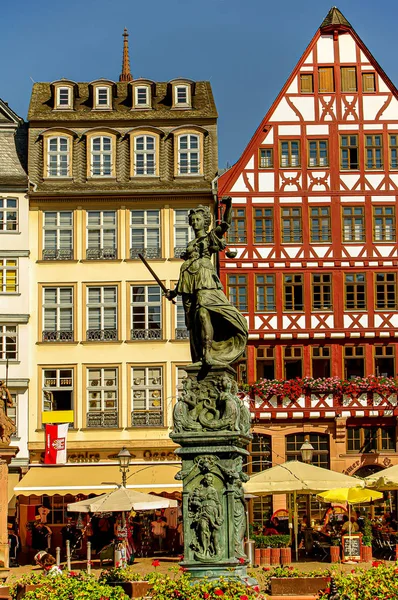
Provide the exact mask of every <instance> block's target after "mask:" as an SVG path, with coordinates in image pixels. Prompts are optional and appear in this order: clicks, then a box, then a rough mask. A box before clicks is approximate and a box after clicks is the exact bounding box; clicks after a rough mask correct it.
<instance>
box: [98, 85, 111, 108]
mask: <svg viewBox="0 0 398 600" xmlns="http://www.w3.org/2000/svg"><path fill="white" fill-rule="evenodd" d="M95 108H111V90H110V87H108V86H98V87H96V88H95Z"/></svg>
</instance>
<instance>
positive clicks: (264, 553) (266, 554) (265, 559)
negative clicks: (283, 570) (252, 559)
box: [260, 548, 271, 567]
mask: <svg viewBox="0 0 398 600" xmlns="http://www.w3.org/2000/svg"><path fill="white" fill-rule="evenodd" d="M260 552H261V562H260V564H261V566H262V567H264V566H265V565H269V564H270V562H271V548H261V550H260Z"/></svg>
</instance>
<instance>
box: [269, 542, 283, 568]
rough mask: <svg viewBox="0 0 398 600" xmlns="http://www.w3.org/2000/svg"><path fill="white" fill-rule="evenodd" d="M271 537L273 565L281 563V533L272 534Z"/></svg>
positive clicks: (271, 561) (271, 562)
mask: <svg viewBox="0 0 398 600" xmlns="http://www.w3.org/2000/svg"><path fill="white" fill-rule="evenodd" d="M268 537H269V545H270V546H271V560H270V564H271V565H280V564H281V547H280V545H279V539H278V538H279V537H280V536H279V535H270V536H268Z"/></svg>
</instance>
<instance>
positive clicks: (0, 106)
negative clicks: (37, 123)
mask: <svg viewBox="0 0 398 600" xmlns="http://www.w3.org/2000/svg"><path fill="white" fill-rule="evenodd" d="M0 123H10V125H20V124H22V123H23V119H21V117H18V115H17V113H15V112H14V111H13V110H12V109H11V108H10V107H9V106H8V102H5V101H4V100H2V99H1V98H0Z"/></svg>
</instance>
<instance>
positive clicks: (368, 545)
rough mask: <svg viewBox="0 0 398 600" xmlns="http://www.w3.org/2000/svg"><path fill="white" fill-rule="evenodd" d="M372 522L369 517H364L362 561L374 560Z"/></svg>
mask: <svg viewBox="0 0 398 600" xmlns="http://www.w3.org/2000/svg"><path fill="white" fill-rule="evenodd" d="M372 541H373V533H372V523H371V521H370V519H368V518H367V517H366V518H365V519H364V525H363V531H362V548H361V550H362V553H361V559H362V562H372Z"/></svg>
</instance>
